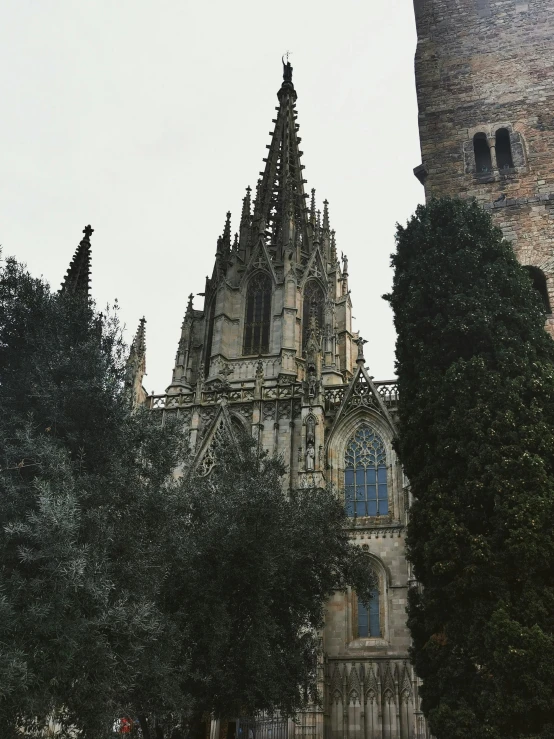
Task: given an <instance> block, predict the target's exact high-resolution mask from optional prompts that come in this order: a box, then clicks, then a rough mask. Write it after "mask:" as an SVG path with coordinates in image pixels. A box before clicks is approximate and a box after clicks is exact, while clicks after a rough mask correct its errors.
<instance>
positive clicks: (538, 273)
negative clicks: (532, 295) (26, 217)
mask: <svg viewBox="0 0 554 739" xmlns="http://www.w3.org/2000/svg"><path fill="white" fill-rule="evenodd" d="M523 269H524V270H525V271H526V272H527V274H528V275H529V277H530V278H531V282H532V283H533V287H534V288H535V290H536V291H537V292H538V294H539V295H540V296H541V300H542V304H543V306H544V312H545V313H549V314H550V313H552V309H551V307H550V298H549V296H548V288H547V286H546V277H545V275H544V272H543V271H542V270H541V269H539V268H538V267H531V266H526V267H524V268H523Z"/></svg>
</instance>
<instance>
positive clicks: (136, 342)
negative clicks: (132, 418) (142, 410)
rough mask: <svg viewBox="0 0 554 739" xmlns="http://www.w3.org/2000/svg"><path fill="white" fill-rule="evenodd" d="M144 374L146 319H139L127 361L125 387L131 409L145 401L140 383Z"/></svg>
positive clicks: (144, 392) (144, 394) (144, 391)
mask: <svg viewBox="0 0 554 739" xmlns="http://www.w3.org/2000/svg"><path fill="white" fill-rule="evenodd" d="M145 374H146V318H144V316H143V317H142V318H141V319H140V321H139V325H138V328H137V332H136V334H135V338H134V339H133V343H132V344H131V349H130V351H129V357H128V359H127V372H126V378H125V385H126V387H127V390H128V392H129V396H130V400H131V404H132V406H133V407H136V406H138V405H142V404H143V403H144V401H145V400H146V395H147V393H146V390H145V389H144V388H143V386H142V381H143V379H144V376H145Z"/></svg>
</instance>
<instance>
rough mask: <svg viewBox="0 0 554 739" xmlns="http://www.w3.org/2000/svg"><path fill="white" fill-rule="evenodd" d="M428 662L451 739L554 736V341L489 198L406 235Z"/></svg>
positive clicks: (406, 333) (419, 655)
mask: <svg viewBox="0 0 554 739" xmlns="http://www.w3.org/2000/svg"><path fill="white" fill-rule="evenodd" d="M392 263H393V266H394V267H395V270H396V271H395V276H394V284H393V290H392V293H391V295H389V296H386V298H387V299H388V300H390V302H391V305H392V307H393V310H394V317H395V325H396V329H397V332H398V340H397V369H398V382H399V391H400V401H399V440H398V448H399V452H400V455H401V459H402V462H403V465H404V468H405V472H406V474H407V476H408V478H409V480H410V484H411V491H412V494H413V499H414V502H413V505H412V508H411V511H410V523H409V527H408V546H409V555H410V558H411V561H412V563H413V567H414V573H415V576H416V578H417V580H418V581H419V583H420V587H419V588H417V589H413V590H412V592H411V594H410V601H409V625H410V629H411V633H412V637H413V649H412V658H413V661H414V664H415V668H416V671H417V673H418V675H419V676H420V677H421V678H422V679H423V688H422V698H423V710H424V712H425V714H426V715H427V716H428V718H429V721H430V726H431V731H432V733H433V734H434V735H435V736H436V737H437V739H458V738H459V739H462V737H463V739H467V737H472V739H485V737H486V739H501V738H502V739H506V738H508V737H510V738H511V737H514V738H515V737H519V738H523V737H526V738H529V737H533V738H538V737H540V738H541V739H546V737H552V736H554V535H553V524H554V342H553V341H552V339H551V338H550V336H549V335H548V334H547V333H546V331H545V330H544V307H543V305H542V303H541V299H540V295H539V294H538V293H537V291H536V290H534V288H533V286H532V284H531V280H530V279H529V276H528V274H527V273H526V271H525V270H524V269H523V268H522V267H521V266H520V265H519V264H518V262H517V260H516V258H515V256H514V253H513V250H512V248H511V245H510V244H509V243H508V242H507V241H506V240H505V239H503V237H502V233H501V231H500V230H499V229H498V228H496V227H494V226H493V225H492V222H491V220H490V217H489V216H488V214H486V213H485V212H484V211H483V210H482V209H481V208H480V207H479V206H478V205H477V204H476V203H475V202H467V201H460V200H450V199H440V200H433V201H431V202H430V203H429V204H428V205H427V206H420V207H419V208H418V209H417V211H416V214H415V216H413V217H412V219H411V220H410V221H409V223H408V225H407V226H406V228H402V227H398V232H397V251H396V254H394V255H393V257H392Z"/></svg>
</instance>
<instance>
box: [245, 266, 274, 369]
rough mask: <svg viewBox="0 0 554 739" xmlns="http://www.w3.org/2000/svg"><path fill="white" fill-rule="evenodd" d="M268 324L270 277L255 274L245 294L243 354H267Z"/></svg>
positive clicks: (269, 313)
mask: <svg viewBox="0 0 554 739" xmlns="http://www.w3.org/2000/svg"><path fill="white" fill-rule="evenodd" d="M270 323H271V277H270V276H269V275H268V274H267V273H266V272H256V274H254V276H253V277H252V278H251V279H250V282H249V283H248V291H247V293H246V321H245V325H244V345H243V350H242V353H243V354H245V355H249V354H268V353H269V326H270Z"/></svg>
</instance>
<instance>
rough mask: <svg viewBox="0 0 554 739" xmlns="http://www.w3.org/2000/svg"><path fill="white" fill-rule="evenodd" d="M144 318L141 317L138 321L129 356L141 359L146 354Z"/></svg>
mask: <svg viewBox="0 0 554 739" xmlns="http://www.w3.org/2000/svg"><path fill="white" fill-rule="evenodd" d="M145 326H146V318H145V317H144V316H143V317H142V318H141V319H140V321H139V325H138V328H137V332H136V334H135V338H134V339H133V343H132V344H131V355H133V354H134V355H135V356H136V357H138V358H140V359H142V357H144V355H145V353H146V328H145Z"/></svg>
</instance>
